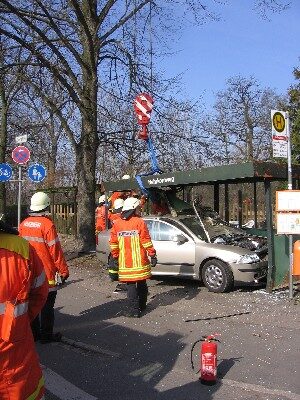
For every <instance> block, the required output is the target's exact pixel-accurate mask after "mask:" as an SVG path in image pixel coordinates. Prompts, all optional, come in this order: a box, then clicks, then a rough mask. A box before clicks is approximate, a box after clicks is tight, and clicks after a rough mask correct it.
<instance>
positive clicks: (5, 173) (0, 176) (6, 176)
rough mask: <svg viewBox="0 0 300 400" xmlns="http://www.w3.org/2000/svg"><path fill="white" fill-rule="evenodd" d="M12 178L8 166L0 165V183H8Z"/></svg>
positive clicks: (10, 169)
mask: <svg viewBox="0 0 300 400" xmlns="http://www.w3.org/2000/svg"><path fill="white" fill-rule="evenodd" d="M11 176H12V168H11V166H10V165H9V164H6V163H2V164H0V182H6V181H9V180H10V178H11Z"/></svg>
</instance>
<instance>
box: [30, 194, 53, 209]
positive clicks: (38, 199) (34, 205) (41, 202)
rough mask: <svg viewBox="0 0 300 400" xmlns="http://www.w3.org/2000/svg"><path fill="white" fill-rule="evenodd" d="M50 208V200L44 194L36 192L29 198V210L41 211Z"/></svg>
mask: <svg viewBox="0 0 300 400" xmlns="http://www.w3.org/2000/svg"><path fill="white" fill-rule="evenodd" d="M49 206H50V198H49V196H48V195H47V194H46V193H44V192H37V193H34V195H33V196H32V197H31V200H30V210H31V211H43V210H45V209H46V208H48V207H49Z"/></svg>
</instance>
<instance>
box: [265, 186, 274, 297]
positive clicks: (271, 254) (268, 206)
mask: <svg viewBox="0 0 300 400" xmlns="http://www.w3.org/2000/svg"><path fill="white" fill-rule="evenodd" d="M264 188H265V203H266V222H267V239H268V275H267V288H266V290H267V292H268V293H272V289H273V285H274V234H273V215H272V191H271V181H270V180H269V179H265V181H264Z"/></svg>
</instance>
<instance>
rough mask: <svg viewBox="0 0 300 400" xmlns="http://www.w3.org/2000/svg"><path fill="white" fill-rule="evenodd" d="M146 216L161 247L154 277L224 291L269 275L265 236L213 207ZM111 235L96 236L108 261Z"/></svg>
mask: <svg viewBox="0 0 300 400" xmlns="http://www.w3.org/2000/svg"><path fill="white" fill-rule="evenodd" d="M198 211H199V210H198ZM200 217H201V218H200ZM143 219H144V220H145V222H146V223H147V226H148V229H149V232H150V235H151V238H152V242H153V245H154V248H155V249H156V252H157V259H158V262H157V265H156V267H155V268H153V269H152V275H153V276H173V277H180V278H192V279H196V280H200V281H202V282H203V283H204V285H205V286H206V287H207V288H208V289H209V290H210V291H212V292H217V293H220V292H226V291H230V290H232V289H233V287H234V285H240V284H245V283H246V284H256V283H258V282H259V281H260V280H262V279H264V278H265V277H266V275H267V266H268V261H267V243H266V239H265V238H261V237H257V236H251V235H248V234H247V233H246V232H245V231H243V230H241V229H236V228H234V227H231V226H229V225H228V224H226V223H225V222H224V221H222V220H221V219H220V218H219V216H218V214H217V213H215V212H214V211H212V210H209V209H203V210H201V212H200V216H199V215H198V217H197V216H196V215H180V216H178V217H171V216H145V217H143ZM109 236H110V232H109V231H104V232H100V233H99V237H98V245H97V248H96V252H97V256H98V257H99V258H100V260H101V261H102V262H104V263H107V262H108V259H109V256H110V249H109V243H108V241H109Z"/></svg>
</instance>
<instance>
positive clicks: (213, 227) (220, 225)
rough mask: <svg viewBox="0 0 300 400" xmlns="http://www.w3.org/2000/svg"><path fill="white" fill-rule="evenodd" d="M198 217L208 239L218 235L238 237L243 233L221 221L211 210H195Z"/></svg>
mask: <svg viewBox="0 0 300 400" xmlns="http://www.w3.org/2000/svg"><path fill="white" fill-rule="evenodd" d="M197 211H198V213H199V216H200V218H201V220H202V222H203V224H204V227H205V229H206V231H207V233H208V235H209V237H210V239H212V238H213V237H216V236H219V235H240V234H242V235H243V234H244V231H243V230H241V229H238V228H234V227H233V226H230V225H229V224H228V223H227V222H225V221H223V220H222V219H221V217H220V216H219V214H218V213H217V212H216V211H214V210H212V209H211V208H208V207H207V208H206V207H201V208H198V209H197Z"/></svg>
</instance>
